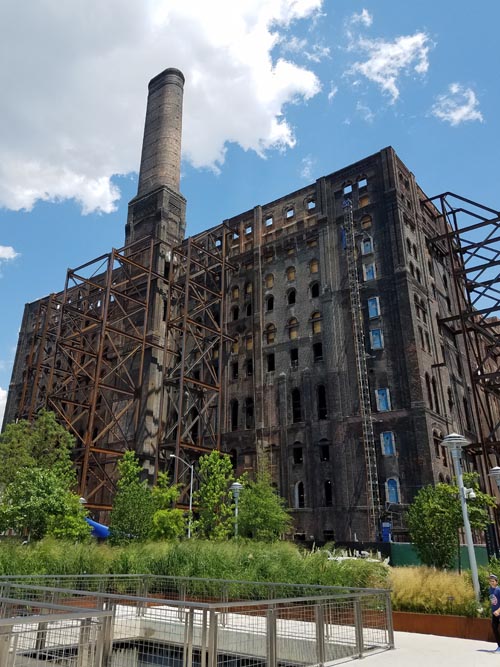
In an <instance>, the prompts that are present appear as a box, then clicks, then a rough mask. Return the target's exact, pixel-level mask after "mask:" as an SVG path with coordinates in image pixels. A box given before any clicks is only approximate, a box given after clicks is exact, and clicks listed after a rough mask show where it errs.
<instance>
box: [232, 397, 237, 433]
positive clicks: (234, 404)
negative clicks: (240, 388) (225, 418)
mask: <svg viewBox="0 0 500 667" xmlns="http://www.w3.org/2000/svg"><path fill="white" fill-rule="evenodd" d="M237 430H238V401H232V403H231V431H237Z"/></svg>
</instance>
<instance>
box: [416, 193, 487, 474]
mask: <svg viewBox="0 0 500 667" xmlns="http://www.w3.org/2000/svg"><path fill="white" fill-rule="evenodd" d="M423 206H424V207H425V208H426V210H427V212H428V213H430V214H431V215H432V217H434V218H435V221H436V228H437V230H439V233H438V235H437V236H436V237H435V238H433V239H432V240H431V244H432V245H433V247H434V249H435V250H436V252H439V253H441V254H442V255H443V256H444V257H446V259H447V262H448V263H449V266H450V268H451V271H452V275H453V291H454V301H455V304H456V308H453V313H450V315H448V316H446V317H443V318H441V320H440V321H441V322H442V323H443V324H445V325H447V326H448V327H449V329H450V330H452V331H453V333H454V334H455V335H456V336H461V337H462V338H463V341H464V346H465V351H466V359H467V364H468V370H469V376H470V378H471V383H472V385H471V390H472V397H473V401H474V408H475V409H474V413H475V417H476V424H475V432H476V433H477V434H478V437H479V440H478V442H475V443H472V446H471V448H470V449H471V453H482V454H483V456H484V462H485V463H486V465H487V466H489V465H490V464H491V462H492V459H491V458H489V456H488V455H490V454H495V455H500V369H499V359H500V321H499V319H498V318H499V317H500V213H499V212H498V211H495V210H494V209H491V208H488V207H486V206H483V205H482V204H478V203H477V202H474V201H471V200H470V199H465V198H464V197H461V196H459V195H456V194H453V193H451V192H446V193H444V194H441V195H438V196H436V197H433V198H431V199H428V200H426V201H424V202H423ZM494 465H496V463H494ZM486 472H487V470H486Z"/></svg>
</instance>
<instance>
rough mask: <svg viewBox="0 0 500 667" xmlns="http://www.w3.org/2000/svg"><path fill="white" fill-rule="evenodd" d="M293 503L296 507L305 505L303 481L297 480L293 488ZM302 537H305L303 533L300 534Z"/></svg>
mask: <svg viewBox="0 0 500 667" xmlns="http://www.w3.org/2000/svg"><path fill="white" fill-rule="evenodd" d="M293 500H294V505H295V507H296V508H297V509H300V508H301V507H305V496H304V482H297V483H296V484H295V489H294V499H293ZM302 539H305V535H303V534H302Z"/></svg>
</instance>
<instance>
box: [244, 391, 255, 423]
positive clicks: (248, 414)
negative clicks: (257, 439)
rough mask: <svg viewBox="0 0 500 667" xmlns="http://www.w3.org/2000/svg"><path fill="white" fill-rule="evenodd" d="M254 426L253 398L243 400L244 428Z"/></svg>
mask: <svg viewBox="0 0 500 667" xmlns="http://www.w3.org/2000/svg"><path fill="white" fill-rule="evenodd" d="M253 426H254V409H253V398H245V428H253Z"/></svg>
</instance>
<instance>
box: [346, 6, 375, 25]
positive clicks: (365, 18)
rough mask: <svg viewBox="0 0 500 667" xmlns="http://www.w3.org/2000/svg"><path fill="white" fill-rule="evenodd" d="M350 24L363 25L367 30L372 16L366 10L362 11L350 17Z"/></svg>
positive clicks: (371, 21)
mask: <svg viewBox="0 0 500 667" xmlns="http://www.w3.org/2000/svg"><path fill="white" fill-rule="evenodd" d="M350 23H352V24H353V25H356V24H361V25H364V26H365V27H366V28H369V27H370V26H371V24H372V23H373V16H372V15H371V14H370V12H369V11H368V10H367V9H363V10H362V11H361V12H360V13H359V14H353V15H352V16H351V20H350Z"/></svg>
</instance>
